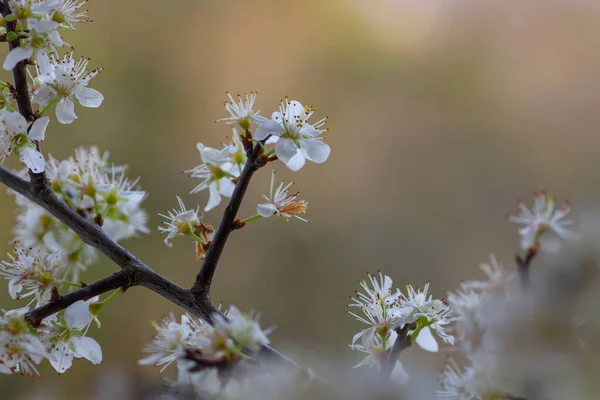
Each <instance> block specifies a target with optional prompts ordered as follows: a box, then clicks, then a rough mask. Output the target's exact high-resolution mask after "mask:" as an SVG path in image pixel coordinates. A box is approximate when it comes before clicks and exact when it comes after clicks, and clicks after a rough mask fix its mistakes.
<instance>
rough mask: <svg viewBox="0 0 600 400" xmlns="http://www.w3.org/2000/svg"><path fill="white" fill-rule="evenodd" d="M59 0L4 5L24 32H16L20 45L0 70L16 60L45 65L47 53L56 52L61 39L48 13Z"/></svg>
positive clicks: (13, 1)
mask: <svg viewBox="0 0 600 400" xmlns="http://www.w3.org/2000/svg"><path fill="white" fill-rule="evenodd" d="M61 3H62V0H42V1H36V2H34V1H32V0H11V1H9V2H8V4H9V6H10V9H11V11H12V14H13V15H14V16H15V18H16V19H17V20H19V23H20V24H21V26H25V27H27V31H20V32H17V34H20V35H21V36H22V38H23V40H21V42H22V43H21V46H20V47H15V48H14V49H12V50H11V51H10V52H9V53H8V55H7V56H6V59H5V60H4V64H3V68H4V69H5V70H11V69H13V68H14V67H15V65H17V63H18V62H19V61H22V60H27V59H34V60H36V61H38V64H39V65H46V64H47V63H46V62H45V60H47V59H48V54H50V53H52V52H56V47H57V46H62V45H63V40H62V38H61V37H60V35H59V34H58V32H57V31H56V30H57V28H58V27H59V24H58V23H57V22H55V21H52V20H51V15H52V13H53V12H54V11H55V10H56V9H57V8H58V7H60V5H61Z"/></svg>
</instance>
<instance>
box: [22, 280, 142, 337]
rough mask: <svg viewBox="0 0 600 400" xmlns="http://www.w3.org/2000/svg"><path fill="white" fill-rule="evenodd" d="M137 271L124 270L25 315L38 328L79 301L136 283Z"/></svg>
mask: <svg viewBox="0 0 600 400" xmlns="http://www.w3.org/2000/svg"><path fill="white" fill-rule="evenodd" d="M134 277H135V270H133V269H122V270H120V271H119V272H115V273H114V274H112V275H111V276H109V277H106V278H104V279H101V280H99V281H98V282H94V283H92V284H91V285H88V286H84V287H82V288H81V289H78V290H76V291H74V292H72V293H69V294H67V295H64V296H61V297H59V298H58V299H57V300H55V301H51V302H49V303H46V304H45V305H43V306H41V307H38V308H36V309H35V310H32V311H30V312H28V313H27V314H25V318H27V320H28V321H29V322H30V323H31V324H32V325H33V326H38V325H39V324H40V323H41V322H42V321H43V320H44V318H46V317H48V316H50V315H52V314H56V313H57V312H59V311H61V310H64V309H65V308H67V307H69V306H70V305H71V304H73V303H75V302H77V301H79V300H84V301H85V300H89V299H91V298H92V297H94V296H98V295H100V294H103V293H106V292H109V291H111V290H115V289H118V288H127V287H129V286H131V285H132V284H133V283H134Z"/></svg>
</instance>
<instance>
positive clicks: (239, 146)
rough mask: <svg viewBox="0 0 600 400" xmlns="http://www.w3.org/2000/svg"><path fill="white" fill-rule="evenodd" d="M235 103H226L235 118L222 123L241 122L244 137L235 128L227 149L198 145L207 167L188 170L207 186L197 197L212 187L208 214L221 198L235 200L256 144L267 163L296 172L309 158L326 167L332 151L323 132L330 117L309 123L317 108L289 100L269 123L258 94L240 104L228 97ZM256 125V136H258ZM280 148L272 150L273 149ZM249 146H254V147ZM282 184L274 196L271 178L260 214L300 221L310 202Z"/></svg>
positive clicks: (238, 101) (249, 96) (248, 97)
mask: <svg viewBox="0 0 600 400" xmlns="http://www.w3.org/2000/svg"><path fill="white" fill-rule="evenodd" d="M227 96H228V98H229V101H227V102H226V103H225V109H226V111H227V112H228V113H229V117H226V118H222V119H219V120H218V121H223V122H225V123H227V124H237V125H238V126H239V127H240V128H241V129H242V130H243V132H242V134H241V135H239V134H238V132H237V130H236V128H235V127H234V128H233V135H232V140H231V142H230V143H228V144H225V145H224V147H223V148H222V149H215V148H212V147H208V146H206V145H204V144H203V143H198V145H197V148H198V151H199V152H200V158H201V160H202V164H200V165H198V166H196V167H194V168H192V169H190V170H188V171H185V172H187V173H190V174H191V176H192V177H193V178H198V179H200V180H201V183H200V184H199V185H197V186H196V187H195V188H194V189H193V190H192V193H198V192H201V191H203V190H206V189H208V191H209V200H208V203H207V204H206V206H205V207H204V211H210V210H212V209H213V208H215V207H216V206H218V205H219V204H220V203H221V197H222V196H223V197H231V195H232V194H233V190H234V188H235V184H236V183H237V179H238V178H239V177H240V175H241V173H242V171H243V169H244V167H245V164H246V161H247V155H248V153H247V152H248V151H249V150H248V148H251V147H252V145H253V142H258V143H259V144H260V146H261V150H262V151H261V153H260V154H261V156H262V157H263V159H264V160H266V161H274V160H277V159H279V160H281V161H283V162H284V163H285V164H286V165H287V167H288V168H289V169H290V170H292V171H298V170H299V169H300V168H302V166H303V165H304V164H305V162H306V160H309V161H313V162H315V163H323V162H325V161H326V160H327V158H328V157H329V153H330V148H329V145H327V144H326V143H324V142H323V136H322V135H323V133H324V132H325V131H326V129H324V128H323V126H324V125H325V123H326V122H327V118H323V119H321V120H320V121H317V122H314V123H310V122H309V119H310V118H311V116H312V115H313V113H314V112H315V109H314V107H312V106H303V105H302V104H301V103H300V102H298V101H296V100H288V99H287V98H285V99H284V100H281V101H280V103H279V111H276V112H274V113H273V114H272V116H271V119H267V118H265V117H263V116H261V115H260V114H259V111H256V112H255V111H254V102H255V101H256V94H255V93H251V94H250V95H246V96H245V98H242V97H241V96H238V98H237V100H235V99H234V98H233V97H232V96H231V94H229V93H227ZM253 123H254V124H255V125H256V132H255V133H254V135H253V134H252V131H251V128H252V125H253ZM269 145H274V147H272V148H270V149H268V148H267V146H269ZM248 146H249V147H248ZM288 188H289V185H288V186H286V187H285V188H284V187H283V185H280V186H279V187H278V188H277V190H276V192H275V194H274V193H273V177H272V178H271V194H270V196H268V197H266V200H267V203H265V204H261V205H259V207H258V215H259V216H262V217H269V216H271V215H273V214H277V215H279V216H281V217H283V218H284V219H286V220H287V219H289V218H290V217H292V216H294V217H297V218H299V219H301V220H303V221H304V219H303V218H301V217H299V215H300V214H303V213H304V212H305V211H306V204H307V202H305V201H297V200H296V196H297V194H296V195H287V189H288Z"/></svg>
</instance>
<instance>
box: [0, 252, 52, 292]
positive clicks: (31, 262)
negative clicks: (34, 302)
mask: <svg viewBox="0 0 600 400" xmlns="http://www.w3.org/2000/svg"><path fill="white" fill-rule="evenodd" d="M15 252H16V257H13V256H12V255H10V254H9V257H10V258H11V261H12V262H7V261H0V276H3V277H4V279H8V293H9V295H10V297H12V298H13V299H20V298H25V297H29V296H32V295H35V297H36V298H38V301H39V300H42V299H44V300H48V297H49V295H50V291H51V290H52V288H54V287H56V285H57V284H60V283H61V282H57V281H58V279H57V276H56V274H57V273H58V270H59V267H58V265H57V259H56V257H55V256H54V255H48V256H46V257H43V258H42V257H36V256H33V255H32V254H30V253H28V252H26V251H25V250H23V249H22V248H20V247H17V248H16V250H15ZM23 289H25V290H26V293H25V294H21V291H23Z"/></svg>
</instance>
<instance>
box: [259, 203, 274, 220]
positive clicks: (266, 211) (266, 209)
mask: <svg viewBox="0 0 600 400" xmlns="http://www.w3.org/2000/svg"><path fill="white" fill-rule="evenodd" d="M256 212H257V213H258V215H260V216H261V217H265V218H269V217H270V216H271V215H273V214H275V213H276V212H277V207H275V206H274V205H273V204H271V203H263V204H259V205H258V206H256Z"/></svg>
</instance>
